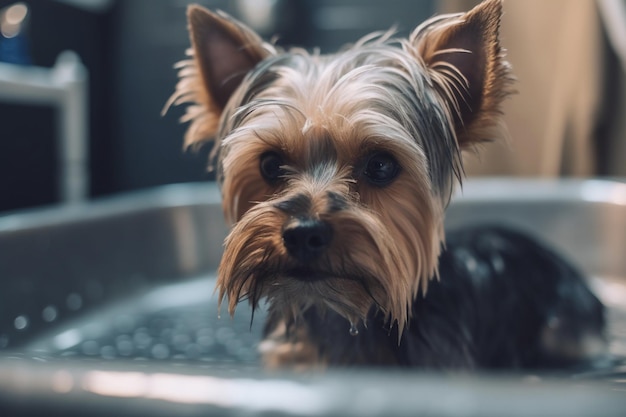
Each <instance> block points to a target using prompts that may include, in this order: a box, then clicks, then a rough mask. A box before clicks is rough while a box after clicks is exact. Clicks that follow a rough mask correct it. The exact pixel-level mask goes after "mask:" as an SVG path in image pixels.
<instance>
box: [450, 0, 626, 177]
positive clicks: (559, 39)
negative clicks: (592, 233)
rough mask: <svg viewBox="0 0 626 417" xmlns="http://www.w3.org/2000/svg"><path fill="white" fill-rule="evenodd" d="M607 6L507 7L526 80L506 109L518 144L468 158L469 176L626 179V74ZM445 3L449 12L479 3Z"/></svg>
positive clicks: (510, 37) (507, 39) (506, 39)
mask: <svg viewBox="0 0 626 417" xmlns="http://www.w3.org/2000/svg"><path fill="white" fill-rule="evenodd" d="M602 1H603V0H598V3H596V1H594V0H523V1H522V0H507V1H505V3H504V11H505V14H504V17H503V21H502V32H501V39H502V44H503V46H504V47H505V48H506V49H507V50H508V58H509V61H510V62H511V64H512V65H513V70H514V73H515V75H516V77H517V79H518V82H517V90H518V94H516V95H514V96H513V97H511V98H510V99H508V100H507V102H506V103H505V105H504V111H505V115H506V121H507V125H508V128H509V131H510V135H511V140H510V141H509V142H508V143H500V144H488V145H485V146H484V147H483V148H482V149H481V151H480V153H479V154H478V155H468V156H467V157H466V168H467V172H468V174H469V175H516V176H543V177H555V176H563V175H567V176H594V175H622V176H623V175H626V134H625V132H626V126H625V123H624V119H626V108H625V106H624V102H625V101H626V100H625V99H626V89H625V88H624V80H625V78H626V77H624V74H625V73H626V71H625V70H624V69H625V68H626V67H623V68H622V67H621V66H620V64H619V59H618V58H617V56H618V54H617V53H616V52H615V49H614V48H612V47H611V46H610V45H611V42H610V39H608V38H609V37H607V36H606V33H607V31H606V20H605V19H603V14H602V13H601V11H602V8H601V7H599V3H601V2H602ZM617 1H618V2H619V1H623V0H617ZM439 2H440V3H439V5H440V10H441V11H442V12H457V11H463V10H468V9H469V8H471V7H473V6H474V5H476V4H477V3H478V1H476V0H439ZM608 2H609V3H610V2H615V0H608ZM620 124H621V126H620Z"/></svg>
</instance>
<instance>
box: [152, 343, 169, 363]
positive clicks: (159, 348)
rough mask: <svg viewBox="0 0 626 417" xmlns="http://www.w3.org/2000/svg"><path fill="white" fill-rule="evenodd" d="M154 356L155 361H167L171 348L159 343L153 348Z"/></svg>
mask: <svg viewBox="0 0 626 417" xmlns="http://www.w3.org/2000/svg"><path fill="white" fill-rule="evenodd" d="M152 356H153V357H154V358H155V359H167V358H168V356H170V348H169V347H167V345H164V344H163V343H157V344H156V345H154V346H153V347H152Z"/></svg>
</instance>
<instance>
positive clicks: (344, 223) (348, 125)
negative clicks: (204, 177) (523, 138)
mask: <svg viewBox="0 0 626 417" xmlns="http://www.w3.org/2000/svg"><path fill="white" fill-rule="evenodd" d="M500 16H501V3H500V0H488V1H485V2H484V3H482V4H481V5H479V6H478V7H476V8H475V9H474V10H472V11H470V12H468V13H466V14H459V15H445V16H439V17H435V18H433V19H430V20H429V21H427V22H425V23H424V24H422V25H420V26H419V27H418V28H417V29H416V30H415V31H414V32H413V33H412V34H411V36H410V37H409V38H408V39H394V38H392V37H391V34H390V33H387V34H378V35H373V36H370V37H367V38H365V39H363V40H361V41H359V42H358V43H357V44H356V45H354V46H352V47H350V48H348V49H346V50H344V51H342V52H340V53H338V54H335V55H328V56H323V55H319V54H309V53H307V52H306V51H303V50H300V49H292V50H290V51H287V52H285V51H280V50H278V49H277V48H275V47H273V46H272V45H269V44H266V43H264V42H263V41H262V40H261V39H260V38H259V37H258V36H257V35H256V34H255V33H253V32H252V31H251V30H250V29H248V28H246V27H245V26H244V25H242V24H241V23H239V22H236V21H234V20H233V19H231V18H229V17H227V16H225V15H223V14H221V15H220V14H213V13H210V12H208V11H206V10H204V9H202V8H200V7H197V6H192V7H191V8H190V9H189V21H190V32H191V39H192V45H193V49H192V51H191V55H192V59H190V60H188V61H185V62H183V63H182V65H181V70H180V76H181V79H180V82H179V84H178V87H177V92H176V93H175V95H174V96H173V99H172V103H175V104H180V103H185V102H191V103H193V104H194V105H193V106H190V107H188V111H187V114H186V116H185V120H186V121H190V122H191V125H190V128H189V130H188V132H187V136H186V143H187V144H188V145H194V144H197V143H201V142H202V141H205V140H208V139H211V138H214V140H215V148H214V155H215V157H216V159H217V162H218V180H219V182H220V184H221V189H222V195H223V201H224V212H225V214H226V217H227V219H228V220H230V221H231V222H232V223H233V225H234V226H233V230H232V231H231V233H230V235H229V236H228V238H227V239H226V243H225V253H224V257H223V259H222V263H221V265H220V268H219V278H218V288H219V293H220V299H223V298H224V297H228V302H229V312H230V313H231V314H233V313H234V310H235V308H236V305H237V303H238V302H239V301H241V300H242V299H248V300H249V302H250V303H251V304H252V307H253V308H256V307H258V304H259V302H260V300H261V299H262V298H265V299H267V300H268V303H269V317H270V318H269V321H268V323H267V340H266V342H264V344H263V346H262V348H263V351H264V353H265V359H266V363H267V364H268V365H269V366H285V365H304V366H316V365H326V364H328V365H348V364H365V365H377V364H381V365H382V364H398V365H414V366H424V367H443V368H450V367H454V368H459V367H462V368H472V367H492V368H494V367H515V366H517V367H543V366H550V365H554V364H560V363H566V362H571V361H577V360H581V359H583V358H584V357H586V356H587V355H588V354H589V353H590V352H592V351H593V352H595V351H597V350H598V349H599V346H601V345H602V328H603V321H604V318H603V310H602V306H601V304H600V303H599V302H598V300H597V299H596V298H595V297H594V296H593V295H592V294H591V292H590V291H589V290H588V289H587V287H586V286H585V284H584V280H583V279H582V278H581V277H580V275H579V274H578V273H577V272H576V271H575V270H574V269H573V268H571V267H570V266H568V265H567V264H566V263H565V261H563V260H561V259H560V258H558V257H556V256H555V255H553V254H552V252H550V251H549V250H547V249H546V248H543V247H542V246H541V245H539V244H537V243H535V242H532V241H531V240H529V239H527V238H526V237H524V236H522V235H520V234H516V233H513V232H510V231H505V230H501V229H476V230H471V231H460V232H458V233H457V234H454V235H451V236H448V238H447V242H446V245H447V246H445V247H446V249H444V250H442V248H443V247H444V244H443V243H444V241H445V240H446V239H445V237H444V227H443V219H444V210H445V207H446V205H447V204H448V201H449V198H450V195H451V193H452V189H453V186H454V183H455V181H457V180H458V181H460V180H461V176H462V171H463V167H462V160H461V151H462V150H465V149H471V148H473V147H475V145H476V144H479V143H482V142H486V141H490V140H495V139H498V138H499V137H500V136H502V128H501V120H500V104H501V102H502V100H503V99H504V98H505V97H506V96H507V95H508V94H510V92H511V89H510V85H511V81H512V78H511V76H510V70H509V66H508V64H507V63H506V61H505V60H504V56H503V54H502V52H501V48H500V44H499V40H498V29H499V23H500Z"/></svg>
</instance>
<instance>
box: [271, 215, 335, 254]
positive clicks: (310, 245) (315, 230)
mask: <svg viewBox="0 0 626 417" xmlns="http://www.w3.org/2000/svg"><path fill="white" fill-rule="evenodd" d="M282 237H283V244H284V245H285V249H287V253H289V255H290V256H291V257H292V258H294V259H295V260H297V261H299V262H301V263H309V262H311V261H314V260H316V259H317V258H318V257H319V256H320V255H321V254H323V253H324V252H325V251H326V249H327V248H328V246H330V243H331V242H332V240H333V228H332V226H331V225H330V224H328V222H325V221H323V220H319V219H312V218H304V219H293V220H291V221H290V222H289V223H287V225H286V226H285V228H284V229H283V233H282Z"/></svg>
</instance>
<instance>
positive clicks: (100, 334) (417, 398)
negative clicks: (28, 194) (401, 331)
mask: <svg viewBox="0 0 626 417" xmlns="http://www.w3.org/2000/svg"><path fill="white" fill-rule="evenodd" d="M477 222H489V223H493V222H498V223H507V224H511V225H513V226H515V227H517V228H521V229H523V230H527V231H528V232H529V233H533V234H536V235H537V236H539V237H540V238H543V239H544V240H546V241H548V242H549V243H551V244H552V245H553V246H554V247H555V248H556V249H557V250H559V251H561V252H562V253H563V254H564V255H565V256H568V257H570V258H571V259H572V260H573V261H574V262H575V263H576V264H578V265H579V266H580V267H581V268H582V269H583V270H584V271H586V272H587V274H588V275H589V277H590V282H591V285H592V286H593V288H594V289H595V290H596V292H597V293H598V295H599V296H600V297H601V298H602V299H603V300H604V301H605V303H606V304H607V306H608V307H609V320H610V322H611V325H610V332H611V336H612V337H613V340H614V341H613V342H612V345H611V351H612V353H613V354H614V355H615V356H617V357H620V356H626V348H625V346H626V342H625V341H626V313H625V312H626V260H625V258H624V255H625V254H626V184H624V183H623V182H620V181H603V180H584V181H582V180H581V181H578V180H570V181H539V180H499V179H496V180H471V181H467V182H466V183H465V185H464V186H463V189H462V191H460V192H459V193H457V196H455V198H454V200H453V203H452V204H451V206H450V207H449V209H448V214H447V224H448V226H450V227H454V226H457V225H462V224H471V223H477ZM226 233H227V227H226V226H225V225H224V223H223V220H222V213H221V206H220V202H219V193H218V191H217V189H216V187H215V186H214V185H199V184H194V185H176V186H168V187H163V188H158V189H155V190H150V191H142V192H136V193H132V194H128V195H122V196H117V197H113V198H108V199H103V200H100V201H95V202H90V203H85V204H82V205H73V206H65V207H55V208H46V209H38V210H31V211H26V212H19V213H12V214H4V215H0V415H46V416H48V415H89V416H94V415H96V416H99V415H102V416H109V415H113V414H115V413H118V414H120V413H121V414H122V415H151V416H153V415H154V416H160V415H163V416H171V415H208V414H211V415H320V416H322V415H323V416H329V415H385V416H391V415H411V416H415V415H429V416H459V415H476V416H507V415H510V416H517V415H519V416H522V415H542V416H545V415H563V416H589V415H615V416H620V415H625V414H624V413H625V411H624V410H626V367H623V366H620V365H619V362H617V363H616V364H615V365H614V366H613V367H612V368H610V369H609V370H607V369H602V370H584V371H583V370H581V371H580V372H578V373H574V374H571V373H570V374H566V375H564V374H560V375H554V374H552V375H501V374H498V375H494V374H464V375H458V374H453V375H450V374H432V373H424V372H409V371H393V372H392V371H380V370H378V371H375V370H358V371H356V370H349V371H348V370H343V371H341V370H332V371H328V372H324V373H314V374H305V375H303V374H291V373H266V372H264V371H263V370H262V369H261V368H260V366H259V361H258V355H257V351H256V346H257V344H258V342H259V338H260V334H261V327H262V322H263V317H262V316H263V314H262V312H261V313H257V314H256V315H255V317H254V321H253V322H251V315H250V311H249V310H247V309H246V307H245V306H243V305H242V306H241V308H239V309H238V310H237V314H236V316H235V318H234V319H231V318H228V317H221V318H220V317H219V313H218V307H217V300H216V297H215V296H214V295H213V287H214V276H215V275H214V274H215V270H216V268H217V265H218V263H219V259H220V256H221V251H222V240H223V238H224V236H225V235H226ZM225 314H226V313H225Z"/></svg>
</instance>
